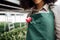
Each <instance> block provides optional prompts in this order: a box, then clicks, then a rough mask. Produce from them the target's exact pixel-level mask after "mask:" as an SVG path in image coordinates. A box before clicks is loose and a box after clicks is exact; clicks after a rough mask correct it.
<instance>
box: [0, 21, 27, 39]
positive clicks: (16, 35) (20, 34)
mask: <svg viewBox="0 0 60 40" xmlns="http://www.w3.org/2000/svg"><path fill="white" fill-rule="evenodd" d="M4 23H5V24H6V30H5V31H4ZM7 24H8V23H6V22H0V40H26V34H27V24H26V23H21V27H20V23H14V25H15V28H14V29H12V30H10V31H8V25H7Z"/></svg>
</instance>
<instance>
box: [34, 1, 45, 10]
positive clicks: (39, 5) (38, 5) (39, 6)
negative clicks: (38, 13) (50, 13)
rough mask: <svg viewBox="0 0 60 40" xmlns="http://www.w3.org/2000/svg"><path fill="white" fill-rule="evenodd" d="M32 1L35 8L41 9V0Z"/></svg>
mask: <svg viewBox="0 0 60 40" xmlns="http://www.w3.org/2000/svg"><path fill="white" fill-rule="evenodd" d="M33 2H34V3H35V5H36V8H37V9H36V10H41V9H42V7H43V6H44V4H45V3H44V1H43V0H33Z"/></svg>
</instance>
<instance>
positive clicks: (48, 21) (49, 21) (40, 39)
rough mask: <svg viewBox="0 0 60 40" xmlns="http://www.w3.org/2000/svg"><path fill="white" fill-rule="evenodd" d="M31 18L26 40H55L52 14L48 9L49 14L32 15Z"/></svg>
mask: <svg viewBox="0 0 60 40" xmlns="http://www.w3.org/2000/svg"><path fill="white" fill-rule="evenodd" d="M31 17H32V21H31V22H30V23H28V31H27V38H26V40H55V33H54V14H53V12H52V11H51V10H50V9H49V13H39V14H34V13H33V14H32V15H31Z"/></svg>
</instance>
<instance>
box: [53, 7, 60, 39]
mask: <svg viewBox="0 0 60 40" xmlns="http://www.w3.org/2000/svg"><path fill="white" fill-rule="evenodd" d="M53 12H54V15H55V32H56V37H57V38H56V40H60V6H55V7H54V8H53Z"/></svg>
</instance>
